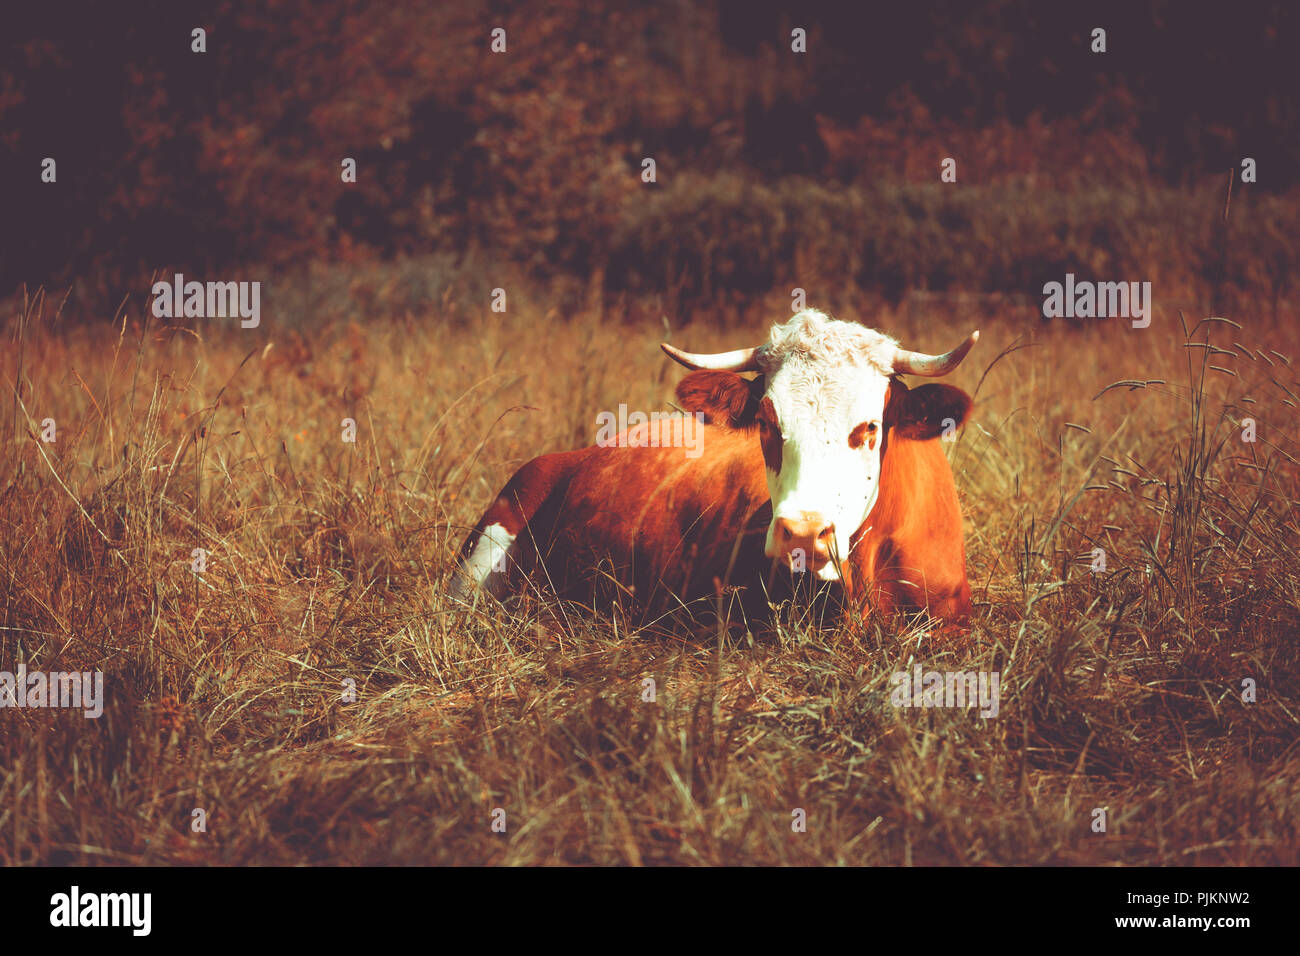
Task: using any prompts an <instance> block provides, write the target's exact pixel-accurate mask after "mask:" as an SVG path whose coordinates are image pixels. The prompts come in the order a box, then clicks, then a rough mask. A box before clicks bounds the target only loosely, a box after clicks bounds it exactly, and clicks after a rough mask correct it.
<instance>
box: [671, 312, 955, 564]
mask: <svg viewBox="0 0 1300 956" xmlns="http://www.w3.org/2000/svg"><path fill="white" fill-rule="evenodd" d="M978 338H979V333H978V332H974V333H972V334H971V336H970V338H968V339H967V340H966V341H965V342H963V343H962V344H961V345H959V346H958V347H957V348H955V349H953V350H952V351H951V352H948V353H947V354H946V355H927V354H924V353H921V352H910V351H908V350H907V349H903V348H900V347H899V345H898V343H897V342H896V341H895V340H894V339H892V338H890V337H889V336H887V335H884V334H883V333H881V332H877V331H875V330H873V329H868V328H866V327H864V326H861V325H858V324H856V323H853V322H840V321H837V320H835V319H831V318H829V317H827V316H826V315H824V314H823V313H821V312H818V311H816V310H813V309H809V310H805V311H803V312H800V313H798V314H796V315H795V316H793V317H792V318H791V319H790V320H789V321H788V322H786V323H784V324H782V325H777V326H775V327H774V328H773V329H772V333H771V336H770V337H769V339H768V341H767V343H766V344H764V345H760V346H758V347H756V348H749V349H738V350H736V351H734V352H723V353H720V354H717V355H695V354H691V353H688V352H682V351H679V350H678V349H675V348H673V347H672V346H670V345H666V344H665V345H664V346H663V349H664V351H665V352H667V353H668V355H670V356H671V357H672V358H673V359H675V360H676V361H678V362H680V363H681V364H683V365H685V366H686V367H687V368H690V369H696V370H697V371H696V372H695V374H693V375H688V376H687V377H686V378H685V379H684V380H683V381H682V382H681V384H680V385H679V386H678V389H677V395H678V400H679V402H680V403H681V404H682V406H683V407H684V408H685V409H686V410H687V411H691V412H695V411H702V412H704V413H705V414H706V416H708V417H709V418H710V420H712V421H714V422H717V423H718V424H728V425H730V426H732V427H740V428H747V427H755V428H756V429H757V431H758V439H759V441H760V443H761V444H762V448H763V459H764V461H765V462H766V464H767V487H768V491H769V493H770V494H771V496H772V522H771V524H770V525H769V526H768V529H767V554H768V556H769V557H777V558H782V559H783V560H785V561H786V562H788V563H789V564H790V565H791V566H792V567H793V568H795V569H799V570H807V571H812V572H815V573H816V575H817V576H818V577H819V578H822V579H823V580H827V581H833V580H836V579H837V578H838V577H839V571H838V569H837V568H836V562H837V561H843V560H844V559H846V558H847V557H848V554H849V546H850V539H851V538H852V537H853V535H854V533H855V532H856V531H857V530H858V529H859V528H860V527H861V526H862V525H863V524H864V523H865V522H866V519H867V516H868V515H869V514H870V513H871V509H872V508H873V507H874V506H875V503H876V496H877V494H878V492H879V488H880V462H881V452H882V451H883V448H884V445H885V442H886V440H887V438H888V436H889V434H890V433H893V434H896V435H901V436H903V437H906V438H909V439H914V440H927V439H934V438H938V437H939V436H940V435H942V434H943V433H944V431H945V430H946V429H952V428H956V427H957V426H959V425H961V424H962V422H964V421H965V420H966V416H967V415H968V414H969V413H970V408H971V400H970V397H969V396H968V395H967V394H966V393H965V392H963V391H961V390H960V389H957V388H953V387H952V386H949V385H924V386H922V387H920V388H916V389H908V388H906V387H905V386H904V385H902V383H901V382H898V381H896V379H895V378H894V376H896V375H900V374H909V375H926V376H935V375H946V374H947V373H948V372H951V371H952V370H953V369H954V368H956V367H957V365H958V364H959V363H960V362H961V360H962V359H963V358H965V357H966V353H967V352H969V351H970V348H971V346H972V345H974V344H975V341H976V339H978ZM746 371H756V372H760V373H762V374H761V375H760V376H759V377H758V378H755V379H753V380H746V379H742V378H741V377H740V376H739V375H738V374H736V373H738V372H746Z"/></svg>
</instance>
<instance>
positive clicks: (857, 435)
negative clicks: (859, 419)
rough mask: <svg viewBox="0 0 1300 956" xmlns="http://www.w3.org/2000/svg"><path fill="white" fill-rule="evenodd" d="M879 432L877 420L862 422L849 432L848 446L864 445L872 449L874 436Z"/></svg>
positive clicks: (874, 445)
mask: <svg viewBox="0 0 1300 956" xmlns="http://www.w3.org/2000/svg"><path fill="white" fill-rule="evenodd" d="M879 433H880V423H879V422H863V423H862V424H861V425H859V426H858V427H857V428H855V429H853V431H851V432H850V433H849V447H850V448H861V447H862V446H863V445H866V446H867V447H868V448H872V449H874V448H875V447H876V436H877V435H878V434H879Z"/></svg>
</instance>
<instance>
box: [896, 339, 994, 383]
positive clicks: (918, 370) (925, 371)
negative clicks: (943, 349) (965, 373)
mask: <svg viewBox="0 0 1300 956" xmlns="http://www.w3.org/2000/svg"><path fill="white" fill-rule="evenodd" d="M979 337H980V334H979V332H978V331H976V332H972V333H971V334H970V338H968V339H967V340H966V341H965V342H963V343H962V344H961V345H959V346H957V347H956V348H955V349H953V350H952V351H951V352H947V353H945V354H944V355H929V354H927V353H926V352H909V351H908V350H907V349H899V350H898V354H896V355H895V356H894V371H895V372H896V373H898V374H899V375H926V376H929V377H934V376H936V375H947V374H948V373H949V372H951V371H952V370H953V369H955V368H956V367H957V366H958V365H960V364H961V360H962V359H964V358H965V357H966V353H967V352H969V351H970V349H971V346H972V345H974V344H975V343H976V342H978V341H979Z"/></svg>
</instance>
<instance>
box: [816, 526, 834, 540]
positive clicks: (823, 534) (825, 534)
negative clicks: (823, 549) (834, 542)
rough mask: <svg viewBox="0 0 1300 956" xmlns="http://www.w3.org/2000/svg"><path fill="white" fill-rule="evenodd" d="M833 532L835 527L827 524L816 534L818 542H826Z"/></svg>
mask: <svg viewBox="0 0 1300 956" xmlns="http://www.w3.org/2000/svg"><path fill="white" fill-rule="evenodd" d="M834 532H835V525H833V524H828V525H827V526H826V527H824V528H822V530H821V531H820V532H819V533H818V534H817V540H818V541H828V540H829V539H830V536H831V535H832V534H833V533H834Z"/></svg>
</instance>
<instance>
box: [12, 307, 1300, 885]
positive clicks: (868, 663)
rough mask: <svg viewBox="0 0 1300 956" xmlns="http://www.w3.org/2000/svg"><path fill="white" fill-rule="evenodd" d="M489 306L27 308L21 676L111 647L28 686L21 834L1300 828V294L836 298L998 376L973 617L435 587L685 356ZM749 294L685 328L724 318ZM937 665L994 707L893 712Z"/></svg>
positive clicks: (376, 843)
mask: <svg viewBox="0 0 1300 956" xmlns="http://www.w3.org/2000/svg"><path fill="white" fill-rule="evenodd" d="M813 298H814V304H815V300H816V294H815V293H814V295H813ZM479 301H480V300H479V299H477V298H475V299H467V298H463V297H458V296H457V295H455V294H454V293H452V292H447V293H446V294H445V295H443V297H442V300H441V301H440V302H439V303H438V304H437V305H436V306H433V307H431V308H429V309H428V311H427V312H425V313H422V314H418V315H414V316H410V315H408V316H407V317H406V318H404V319H403V318H396V319H392V320H387V319H386V320H384V321H382V322H376V321H367V320H366V319H365V318H364V316H365V314H366V313H367V309H366V308H365V306H363V305H362V304H359V303H358V302H357V301H355V300H351V301H349V302H345V303H343V304H341V305H340V306H339V311H338V314H337V316H330V317H328V318H322V319H321V320H320V321H319V323H318V324H316V325H315V326H311V327H307V326H302V327H299V328H296V329H291V328H288V327H287V321H286V316H284V315H267V316H265V317H264V319H263V323H262V327H261V328H259V329H257V330H252V331H240V330H238V329H237V328H231V327H230V325H229V324H226V325H225V326H223V327H220V328H218V327H217V323H215V322H214V323H212V324H210V325H204V326H202V327H200V328H198V329H197V330H195V331H190V330H182V329H157V328H149V329H147V330H145V331H142V330H141V328H140V326H139V323H138V322H137V321H135V320H134V319H127V320H123V319H122V318H121V317H119V318H118V319H117V320H116V321H115V323H114V325H113V326H112V327H111V328H110V327H108V326H106V325H101V326H99V327H96V328H93V329H80V330H69V331H63V330H61V329H58V328H57V323H56V322H55V313H56V308H55V306H54V304H52V303H43V302H41V301H39V300H38V301H36V302H33V303H30V304H29V306H28V307H27V308H26V310H25V313H24V315H23V316H21V317H19V318H18V319H16V320H14V321H13V322H12V323H11V324H10V326H9V334H10V337H11V341H12V346H11V347H10V348H8V349H7V350H6V352H5V355H4V358H3V361H2V362H0V376H2V377H3V380H4V381H5V382H6V383H18V384H19V386H20V388H19V393H20V395H21V399H20V400H15V401H13V403H12V404H13V408H12V411H11V410H10V409H8V408H6V412H7V414H6V416H5V417H6V418H10V417H11V418H12V421H4V422H3V423H0V431H2V432H3V433H4V435H5V437H6V439H8V440H7V443H6V446H5V449H6V450H5V454H4V456H3V461H2V462H0V482H2V483H3V491H2V492H0V495H2V496H3V509H2V511H0V593H2V594H3V616H4V620H3V630H2V631H0V669H13V667H14V665H15V663H16V662H17V661H19V660H25V661H27V662H28V665H29V667H31V668H42V669H47V670H55V669H58V670H69V669H79V670H94V669H101V670H103V671H104V673H105V680H106V695H107V702H106V707H105V712H104V715H103V716H102V717H101V718H100V719H98V720H87V719H85V718H84V717H82V716H81V714H80V712H69V711H62V710H56V709H51V710H31V709H28V710H16V709H5V710H3V711H0V862H3V863H6V864H16V863H32V862H40V863H70V862H80V863H96V862H105V863H166V864H179V863H226V864H249V863H261V864H270V863H323V864H329V863H341V864H361V863H371V864H373V863H462V864H497V863H506V864H536V863H601V864H611V863H631V864H640V863H646V864H649V863H664V862H671V863H685V864H693V863H703V864H719V863H732V864H737V863H760V864H821V863H851V864H909V863H914V864H931V863H964V864H981V863H1036V864H1041V863H1065V864H1074V863H1091V864H1095V863H1113V862H1122V863H1148V864H1155V863H1159V864H1182V863H1197V864H1208V863H1232V864H1259V863H1291V864H1294V863H1296V862H1300V854H1298V853H1297V847H1298V846H1300V840H1298V839H1297V837H1298V833H1297V817H1298V811H1300V793H1298V792H1297V782H1296V778H1297V771H1300V752H1298V751H1297V749H1296V746H1295V742H1296V740H1297V729H1298V728H1297V725H1298V716H1300V693H1297V690H1296V688H1297V687H1298V686H1300V650H1298V649H1297V644H1296V635H1297V632H1298V631H1300V559H1298V558H1297V538H1298V537H1300V524H1298V522H1300V518H1298V511H1297V502H1298V501H1300V469H1298V468H1297V464H1296V459H1297V458H1298V457H1300V450H1298V449H1300V442H1298V441H1297V440H1298V439H1300V432H1297V426H1296V412H1295V409H1296V404H1295V403H1296V400H1297V399H1296V394H1297V392H1300V385H1297V374H1296V369H1295V366H1294V365H1293V364H1292V362H1293V360H1294V358H1296V357H1297V356H1300V348H1298V346H1300V342H1298V341H1297V338H1300V334H1298V333H1297V331H1296V327H1297V326H1296V322H1295V320H1296V318H1297V317H1296V315H1295V313H1294V312H1287V310H1286V309H1285V308H1283V310H1282V312H1281V313H1280V314H1279V315H1278V316H1272V315H1270V316H1269V317H1268V318H1267V319H1255V318H1253V317H1251V316H1243V315H1234V316H1232V318H1233V319H1234V321H1235V322H1237V323H1238V324H1239V325H1240V328H1236V327H1232V326H1228V325H1226V324H1223V323H1209V324H1204V323H1202V324H1200V325H1198V326H1197V327H1196V329H1195V331H1193V332H1191V334H1190V340H1191V343H1192V345H1191V347H1187V340H1186V339H1185V337H1184V334H1183V331H1182V329H1181V327H1180V322H1179V316H1178V314H1177V313H1176V312H1175V311H1173V310H1172V309H1171V308H1170V307H1169V305H1168V304H1159V306H1160V307H1159V308H1158V311H1157V315H1156V321H1155V323H1154V324H1153V325H1152V326H1151V328H1149V329H1146V330H1135V329H1131V328H1128V327H1127V323H1125V322H1122V321H1120V320H1105V321H1100V322H1098V323H1096V324H1094V325H1092V326H1090V327H1087V328H1070V327H1067V326H1065V325H1063V324H1054V325H1044V324H1042V323H1041V322H1040V321H1039V319H1038V318H1037V316H1036V313H1035V312H1034V310H1033V308H1031V307H1024V306H1014V305H1009V304H1006V303H1002V304H981V302H982V300H974V301H957V300H948V299H933V298H932V299H927V300H925V301H924V302H920V303H918V302H917V301H915V300H905V301H904V302H903V303H902V304H901V305H900V306H898V307H896V308H888V307H880V308H875V307H869V304H867V303H863V304H862V305H861V306H860V308H858V309H857V310H851V309H839V310H838V311H839V312H840V315H841V317H845V318H859V319H862V320H863V321H866V322H868V323H869V324H871V325H875V326H878V327H881V328H884V329H887V330H889V331H891V332H893V333H895V334H898V335H899V336H900V337H902V338H904V339H905V340H906V341H907V342H908V343H909V344H911V345H913V346H914V347H918V348H935V349H937V348H940V347H943V348H946V347H948V346H950V345H951V344H952V343H953V342H955V341H957V340H958V339H959V338H960V337H961V336H962V335H964V334H965V333H967V332H969V330H970V328H972V327H976V326H978V327H980V328H982V329H983V331H984V337H983V338H982V339H981V343H980V347H979V349H978V350H977V351H976V352H975V353H974V355H973V356H972V359H971V360H969V361H968V363H967V367H965V368H963V369H962V370H961V371H960V373H959V374H957V375H955V376H954V377H953V381H954V383H955V384H958V385H961V386H963V387H965V388H967V389H968V390H971V391H974V390H975V389H976V387H977V385H978V394H977V411H976V414H975V418H974V421H973V424H972V425H970V426H968V427H967V429H966V430H965V433H964V435H963V436H962V438H961V440H960V442H959V443H958V444H957V445H955V446H953V447H952V449H951V456H952V460H953V464H954V467H955V471H956V474H957V481H958V486H959V488H960V490H961V493H962V497H963V501H964V507H965V511H966V515H967V541H968V552H969V555H968V557H969V568H970V575H971V581H972V586H973V588H974V591H975V600H976V601H977V605H978V606H977V611H976V616H975V620H974V622H973V627H972V629H971V632H970V634H969V635H968V636H961V637H955V638H954V637H952V636H950V635H949V636H941V635H939V634H938V633H936V632H933V631H930V630H927V629H926V628H924V627H919V626H916V625H907V624H905V623H903V622H898V621H882V620H868V621H851V622H847V623H845V624H843V625H841V626H839V627H835V628H821V629H817V628H811V627H809V626H807V625H806V623H802V622H800V621H799V620H798V617H797V615H795V616H794V619H791V617H790V616H789V615H787V614H782V615H781V616H779V618H778V622H777V623H776V625H775V626H773V627H772V628H771V629H770V630H767V631H764V632H761V633H752V634H749V633H745V632H743V631H736V630H732V631H730V632H728V633H726V634H725V635H724V636H723V637H721V638H720V637H719V636H718V631H717V630H716V629H711V628H704V629H702V630H701V631H700V633H698V634H692V633H687V632H685V631H684V630H683V629H682V628H680V627H676V628H674V629H672V630H671V631H669V632H667V633H665V632H664V629H660V630H658V631H636V630H631V631H629V630H628V629H627V628H626V627H625V626H624V624H623V622H622V619H621V617H620V614H619V611H618V609H613V610H612V611H608V609H606V611H605V612H602V613H598V614H584V613H580V612H575V611H573V610H572V609H569V610H567V611H563V612H562V611H561V609H557V608H553V607H547V606H537V605H536V604H530V605H527V606H525V607H523V608H521V609H515V610H507V609H504V608H501V607H496V606H493V607H481V606H480V607H479V608H477V609H475V610H473V611H466V610H464V609H461V608H458V607H456V606H454V605H453V604H451V603H450V602H449V601H448V600H447V599H446V598H445V597H444V596H443V594H442V587H441V584H442V580H443V578H444V576H445V574H446V573H447V571H448V569H449V567H450V563H451V560H452V557H453V553H454V549H455V548H456V546H457V545H458V544H459V541H460V539H461V538H462V536H463V534H464V530H465V528H466V526H468V525H469V524H470V523H472V522H473V521H474V520H475V518H476V517H477V516H478V513H479V511H480V510H481V509H482V508H483V507H484V506H485V504H486V503H487V502H488V501H489V500H490V497H491V496H492V495H493V494H494V493H495V491H496V490H497V488H499V486H500V485H501V484H502V483H503V482H504V481H505V479H506V478H507V477H508V476H509V474H510V472H511V471H512V470H513V469H514V468H515V467H517V466H518V465H519V464H520V463H522V462H523V461H524V460H526V459H527V458H529V457H531V456H533V455H535V454H537V453H540V452H543V451H548V450H555V449H560V448H567V447H574V446H577V445H579V444H587V443H589V442H590V441H591V440H592V436H593V432H594V428H595V415H596V412H597V411H599V410H601V409H613V408H617V407H618V404H619V403H620V402H626V403H627V404H628V405H629V406H631V407H634V408H638V407H639V408H647V409H649V408H659V407H664V405H665V403H666V401H667V399H668V398H669V397H670V395H671V387H672V384H673V383H674V382H675V380H676V377H677V375H676V372H675V371H674V370H673V369H671V368H669V367H668V366H667V363H666V362H665V361H664V360H663V359H662V357H661V355H660V353H659V352H658V350H657V348H656V345H657V343H658V341H660V340H661V339H662V338H663V333H664V330H663V329H662V328H657V327H651V326H649V325H647V324H645V323H643V322H638V323H634V324H633V325H630V326H627V325H625V324H623V322H622V321H621V312H620V308H619V307H615V306H609V307H606V308H604V309H600V310H597V309H594V308H593V309H591V310H589V311H579V312H576V313H573V314H570V315H566V316H563V317H562V316H559V315H555V314H550V313H547V312H546V311H545V310H544V308H543V307H540V306H536V305H534V304H533V303H532V302H529V301H526V297H524V296H522V295H520V296H518V297H517V298H513V299H512V300H511V303H510V311H509V312H508V313H506V314H505V315H497V314H494V313H491V312H489V311H488V310H487V309H486V308H485V307H480V305H479ZM349 309H352V310H354V312H353V314H352V315H348V310H349ZM787 309H788V301H786V300H783V299H782V298H781V297H780V296H774V297H773V298H771V299H770V300H769V301H768V302H767V303H766V306H765V310H764V311H765V314H766V315H767V317H768V320H769V321H770V320H771V319H773V318H779V317H781V316H782V315H783V314H785V311H786V310H787ZM1186 314H1187V315H1188V316H1189V325H1195V324H1196V323H1195V319H1194V318H1192V317H1193V316H1199V315H1203V314H1204V312H1203V311H1201V312H1197V310H1196V308H1195V307H1194V306H1192V305H1190V304H1189V306H1188V309H1187V313H1186ZM741 321H742V322H743V323H744V324H743V325H742V327H740V328H736V329H727V330H723V329H717V328H707V329H706V328H703V327H701V326H698V325H697V326H694V327H692V328H691V329H690V330H689V339H688V340H686V339H685V338H684V334H683V333H681V332H674V333H673V335H674V337H675V338H674V340H675V341H678V342H682V341H689V344H690V346H691V347H693V348H698V349H708V348H710V347H713V346H718V347H724V346H725V347H732V346H734V345H736V344H740V343H738V342H737V338H738V337H741V338H748V337H750V336H753V335H757V333H758V331H759V329H760V327H761V326H760V325H759V324H758V322H757V320H751V319H748V318H746V319H742V320H741ZM1288 322H1289V325H1288ZM51 326H55V328H54V329H52V328H51ZM1207 340H1208V341H1209V342H1210V343H1212V345H1213V346H1214V349H1215V350H1218V349H1222V350H1224V351H1211V350H1210V349H1207V348H1205V347H1203V346H1200V345H1197V344H1196V343H1203V342H1206V341H1207ZM1234 342H1236V343H1240V345H1239V346H1234V344H1233V343H1234ZM1016 346H1029V347H1028V348H1020V349H1018V350H1016V351H1010V352H1008V353H1007V354H1005V355H1004V356H1003V357H1002V358H1001V359H1000V360H999V361H997V362H996V363H993V360H994V358H995V357H997V356H999V354H1000V353H1003V352H1005V351H1006V350H1008V349H1012V348H1014V347H1016ZM990 363H993V364H992V367H991V368H990V367H989V365H990ZM1211 366H1217V367H1218V369H1222V370H1224V371H1220V370H1218V369H1214V368H1211ZM985 373H986V374H985ZM1124 380H1130V381H1134V382H1146V383H1147V384H1146V386H1145V387H1142V388H1133V387H1120V388H1113V389H1110V390H1109V391H1106V388H1107V386H1109V385H1111V384H1112V383H1115V382H1118V381H1124ZM8 391H9V394H10V397H11V399H12V398H14V392H13V390H12V389H9V390H8ZM1103 392H1104V394H1102V393H1103ZM1245 415H1250V416H1253V417H1254V418H1255V419H1256V421H1257V430H1258V441H1257V442H1256V443H1255V444H1247V443H1244V442H1242V441H1241V440H1240V433H1241V427H1242V426H1241V425H1240V424H1239V420H1240V419H1241V418H1242V417H1243V416H1245ZM349 416H350V417H353V418H355V420H356V421H357V423H358V432H357V435H358V437H357V443H356V444H355V445H348V444H345V443H343V442H342V441H341V429H340V421H341V420H342V419H343V418H345V417H349ZM47 417H49V418H54V419H55V421H56V423H57V428H58V436H57V441H56V442H55V443H54V444H43V443H41V442H40V441H39V440H38V439H37V435H38V434H39V431H40V422H41V420H43V419H45V418H47ZM196 547H201V548H204V549H206V550H207V552H208V553H209V555H210V557H209V559H208V567H207V571H206V572H205V573H202V574H197V575H196V574H195V573H193V572H192V571H191V554H192V550H193V549H194V548H196ZM1094 547H1101V548H1104V549H1105V551H1106V558H1107V569H1108V570H1107V572H1106V573H1105V574H1093V573H1091V571H1090V566H1089V562H1090V559H1091V549H1092V548H1094ZM915 662H920V663H922V664H923V665H924V666H926V667H927V668H934V669H939V670H958V669H960V670H997V671H1000V672H1001V675H1002V681H1003V689H1002V702H1001V710H1000V714H999V716H998V717H997V718H996V719H989V720H983V719H980V718H979V717H977V716H974V715H973V714H972V712H970V711H956V710H943V709H938V710H920V711H918V710H898V709H895V708H894V707H892V706H891V705H890V702H889V675H890V674H892V673H893V672H894V671H896V670H904V669H907V670H910V668H911V666H912V665H913V663H915ZM646 677H651V678H653V679H654V680H655V682H656V687H657V700H656V701H655V702H654V703H646V702H643V700H642V680H643V679H644V678H646ZM1248 677H1249V678H1253V679H1254V680H1255V681H1256V682H1257V683H1258V688H1259V690H1258V694H1259V697H1258V702H1256V703H1243V702H1242V693H1241V688H1242V681H1243V679H1244V678H1248ZM348 680H351V681H355V686H356V690H357V700H356V702H354V703H344V702H342V701H341V700H340V694H341V692H342V690H343V687H344V682H346V681H348ZM196 807H201V808H203V809H205V810H206V812H207V816H208V828H207V832H205V833H194V832H191V828H190V820H191V811H192V810H193V809H194V808H196ZM497 807H500V808H504V809H505V811H506V814H507V818H506V819H507V825H508V830H507V832H506V833H505V834H504V835H503V834H498V833H494V832H492V829H491V827H490V824H491V816H490V815H491V812H492V810H493V809H494V808H497ZM1096 807H1106V808H1109V814H1110V816H1109V820H1110V824H1109V828H1108V832H1107V833H1105V834H1097V833H1094V832H1092V829H1091V823H1092V819H1093V817H1092V810H1093V808H1096ZM794 808H803V809H805V810H806V811H807V816H808V827H807V832H806V833H794V832H792V830H791V812H792V810H793V809H794Z"/></svg>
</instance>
